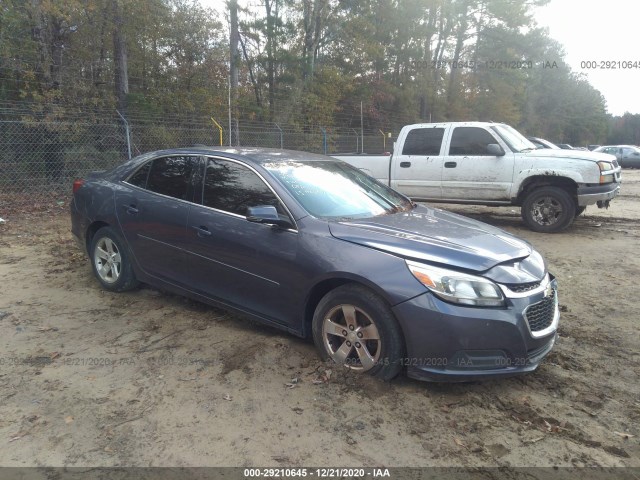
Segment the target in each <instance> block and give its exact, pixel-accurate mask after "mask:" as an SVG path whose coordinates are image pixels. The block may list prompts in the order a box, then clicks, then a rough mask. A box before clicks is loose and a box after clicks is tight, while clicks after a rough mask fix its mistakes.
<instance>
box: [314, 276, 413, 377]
mask: <svg viewBox="0 0 640 480" xmlns="http://www.w3.org/2000/svg"><path fill="white" fill-rule="evenodd" d="M312 328H313V341H314V343H315V345H316V347H317V348H318V350H319V351H320V354H321V356H322V358H323V359H324V360H332V361H334V362H335V363H337V364H340V365H343V366H344V367H346V368H349V369H350V370H353V371H355V372H361V373H367V374H369V375H372V376H374V377H377V378H380V379H382V380H391V379H392V378H393V377H395V376H396V375H398V373H400V371H401V370H402V357H403V354H404V340H403V338H402V332H401V330H400V326H399V325H398V322H397V320H396V318H395V317H394V315H393V313H392V312H391V310H390V308H389V306H388V305H387V304H386V302H385V301H384V300H383V299H382V298H380V297H379V296H378V295H376V294H375V293H373V292H372V291H371V290H369V289H367V288H365V287H363V286H360V285H356V284H347V285H343V286H341V287H338V288H336V289H335V290H332V291H331V292H329V293H328V294H327V295H325V297H324V298H323V299H322V300H321V301H320V303H319V304H318V306H317V307H316V311H315V313H314V316H313V326H312Z"/></svg>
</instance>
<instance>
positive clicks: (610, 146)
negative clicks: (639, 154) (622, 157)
mask: <svg viewBox="0 0 640 480" xmlns="http://www.w3.org/2000/svg"><path fill="white" fill-rule="evenodd" d="M598 148H638V147H636V146H635V145H602V146H601V147H598Z"/></svg>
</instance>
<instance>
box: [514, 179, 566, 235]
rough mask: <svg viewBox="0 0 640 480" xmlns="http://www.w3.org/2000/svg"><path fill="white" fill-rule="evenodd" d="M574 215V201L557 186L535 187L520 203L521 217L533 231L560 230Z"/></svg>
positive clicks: (549, 231)
mask: <svg viewBox="0 0 640 480" xmlns="http://www.w3.org/2000/svg"><path fill="white" fill-rule="evenodd" d="M575 215H576V203H575V201H574V200H573V198H571V195H570V194H569V193H568V192H567V191H566V190H563V189H562V188H558V187H541V188H536V189H535V190H532V191H531V192H529V194H528V195H527V196H526V197H525V199H524V203H523V204H522V219H523V220H524V222H525V223H526V224H527V226H528V227H529V228H530V229H531V230H533V231H535V232H542V233H556V232H560V231H562V230H564V229H565V228H567V227H568V226H569V225H571V222H573V219H574V217H575Z"/></svg>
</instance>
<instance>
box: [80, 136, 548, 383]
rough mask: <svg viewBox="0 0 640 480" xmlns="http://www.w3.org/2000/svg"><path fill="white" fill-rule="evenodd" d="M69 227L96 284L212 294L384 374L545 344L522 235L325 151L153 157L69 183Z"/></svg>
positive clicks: (359, 367) (531, 261)
mask: <svg viewBox="0 0 640 480" xmlns="http://www.w3.org/2000/svg"><path fill="white" fill-rule="evenodd" d="M71 224H72V231H73V233H74V235H75V236H76V237H77V239H78V240H79V243H80V245H81V247H82V249H83V250H84V251H85V252H86V253H87V254H88V256H89V258H90V259H91V265H92V267H93V271H94V273H95V275H96V277H97V280H98V281H99V283H100V285H101V286H102V288H104V289H106V290H109V291H113V292H121V291H125V290H131V289H134V288H135V287H136V285H138V282H145V283H148V284H150V285H153V286H155V287H158V288H162V289H164V290H168V291H172V292H175V293H179V294H182V295H186V296H189V297H191V298H194V299H197V300H200V301H203V302H207V303H211V304H213V305H218V306H221V307H224V308H227V309H229V310H233V311H236V312H239V313H241V314H243V315H245V316H248V317H250V318H253V319H254V320H257V321H261V322H263V323H266V324H268V325H272V326H274V327H277V328H281V329H283V330H285V331H287V332H290V333H292V334H294V335H299V336H301V337H309V338H313V340H314V342H315V344H316V346H317V347H318V350H319V351H320V354H321V356H322V357H323V358H324V359H325V360H327V361H330V362H335V363H337V364H339V365H343V366H344V367H346V368H349V369H351V370H354V371H356V372H366V373H368V374H371V375H374V376H376V377H378V378H382V379H390V378H392V377H394V376H395V375H397V374H398V373H399V372H400V371H402V370H406V372H407V374H408V375H409V376H411V377H413V378H418V379H424V380H470V379H478V378H483V377H494V376H505V375H513V374H517V373H525V372H530V371H532V370H534V369H535V368H536V367H537V366H538V365H539V364H540V362H541V360H542V358H543V357H544V356H545V355H546V354H547V353H549V351H550V350H551V349H552V347H553V345H554V342H555V340H556V331H557V328H558V319H559V308H558V296H557V285H556V281H555V279H554V277H553V275H551V274H550V273H549V272H548V270H547V267H546V264H545V262H544V260H543V258H542V256H541V255H540V254H539V253H538V252H537V251H536V250H534V249H533V247H532V246H531V245H530V244H528V243H527V242H525V241H523V240H520V239H518V238H516V237H514V236H512V235H510V234H508V233H507V232H504V231H502V230H498V229H496V228H493V227H490V226H489V225H485V224H483V223H480V222H477V221H474V220H471V219H468V218H464V217H461V216H458V215H455V214H452V213H448V212H445V211H441V210H436V209H433V208H430V207H426V206H423V205H417V204H415V203H413V202H412V201H411V200H409V199H408V198H406V197H404V196H403V195H400V194H399V193H397V192H395V191H394V190H391V189H390V188H389V187H387V186H385V185H383V184H381V183H378V182H377V181H376V180H375V179H373V178H371V177H369V176H367V175H366V174H364V173H363V172H361V171H360V170H358V169H356V168H354V167H352V166H351V165H349V164H347V163H345V162H342V161H339V160H336V159H332V158H329V157H325V156H321V155H313V154H309V153H302V152H292V151H286V150H270V149H257V148H253V149H252V148H229V149H223V148H188V149H175V150H165V151H160V152H152V153H148V154H145V155H142V156H140V157H138V158H135V159H133V160H131V161H129V162H128V163H125V164H123V165H120V166H118V167H116V168H114V169H112V170H110V171H106V172H94V173H92V174H90V175H89V176H87V177H86V178H85V179H83V180H82V179H79V180H76V181H75V182H74V185H73V199H72V201H71ZM239 348H240V347H239Z"/></svg>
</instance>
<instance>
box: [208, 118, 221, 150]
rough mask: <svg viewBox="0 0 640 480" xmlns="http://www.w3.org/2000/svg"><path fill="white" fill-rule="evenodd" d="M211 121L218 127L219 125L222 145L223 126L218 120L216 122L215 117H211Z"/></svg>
mask: <svg viewBox="0 0 640 480" xmlns="http://www.w3.org/2000/svg"><path fill="white" fill-rule="evenodd" d="M211 121H212V122H213V123H214V124H215V126H216V127H218V131H219V132H220V146H222V127H221V126H220V124H219V123H218V122H216V119H215V118H213V117H211Z"/></svg>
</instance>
